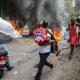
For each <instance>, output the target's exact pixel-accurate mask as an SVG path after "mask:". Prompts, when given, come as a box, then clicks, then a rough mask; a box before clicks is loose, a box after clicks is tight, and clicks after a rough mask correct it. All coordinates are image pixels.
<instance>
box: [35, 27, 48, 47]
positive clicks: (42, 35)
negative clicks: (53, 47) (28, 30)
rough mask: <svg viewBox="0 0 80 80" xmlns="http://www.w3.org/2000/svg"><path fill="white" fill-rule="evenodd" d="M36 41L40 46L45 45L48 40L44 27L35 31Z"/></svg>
mask: <svg viewBox="0 0 80 80" xmlns="http://www.w3.org/2000/svg"><path fill="white" fill-rule="evenodd" d="M34 40H35V42H36V43H37V44H38V45H40V46H41V45H43V44H44V42H45V41H46V40H47V35H46V29H45V28H43V27H40V28H37V29H35V30H34Z"/></svg>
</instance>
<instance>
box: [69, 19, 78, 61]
mask: <svg viewBox="0 0 80 80" xmlns="http://www.w3.org/2000/svg"><path fill="white" fill-rule="evenodd" d="M68 30H69V40H68V42H69V43H70V47H71V52H70V55H69V60H71V58H72V55H73V51H74V47H75V46H76V45H78V42H79V40H78V34H77V24H76V22H75V19H71V23H70V24H69V26H68Z"/></svg>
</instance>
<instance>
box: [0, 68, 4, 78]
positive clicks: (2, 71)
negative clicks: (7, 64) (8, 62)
mask: <svg viewBox="0 0 80 80" xmlns="http://www.w3.org/2000/svg"><path fill="white" fill-rule="evenodd" d="M3 75H4V70H3V69H0V79H1V78H2V77H3Z"/></svg>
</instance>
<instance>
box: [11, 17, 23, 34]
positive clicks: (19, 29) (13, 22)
mask: <svg viewBox="0 0 80 80" xmlns="http://www.w3.org/2000/svg"><path fill="white" fill-rule="evenodd" d="M11 24H12V26H13V27H14V29H15V30H16V31H17V32H18V33H22V32H23V27H22V26H17V21H16V18H13V19H12V22H11Z"/></svg>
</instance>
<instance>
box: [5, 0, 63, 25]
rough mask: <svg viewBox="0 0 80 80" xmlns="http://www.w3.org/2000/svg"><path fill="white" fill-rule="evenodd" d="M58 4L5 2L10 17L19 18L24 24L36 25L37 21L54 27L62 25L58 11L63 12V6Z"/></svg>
mask: <svg viewBox="0 0 80 80" xmlns="http://www.w3.org/2000/svg"><path fill="white" fill-rule="evenodd" d="M62 1H64V0H62ZM58 2H59V0H5V6H7V14H8V16H11V17H17V18H19V19H21V20H22V21H23V22H24V23H28V24H29V23H30V24H35V23H36V22H37V21H40V20H45V21H46V22H48V23H49V24H50V25H52V26H53V25H54V24H59V25H60V23H61V21H60V20H59V18H58V11H61V10H60V9H62V7H61V8H60V6H59V5H62V4H58ZM58 8H59V10H58ZM61 14H62V13H61Z"/></svg>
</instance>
